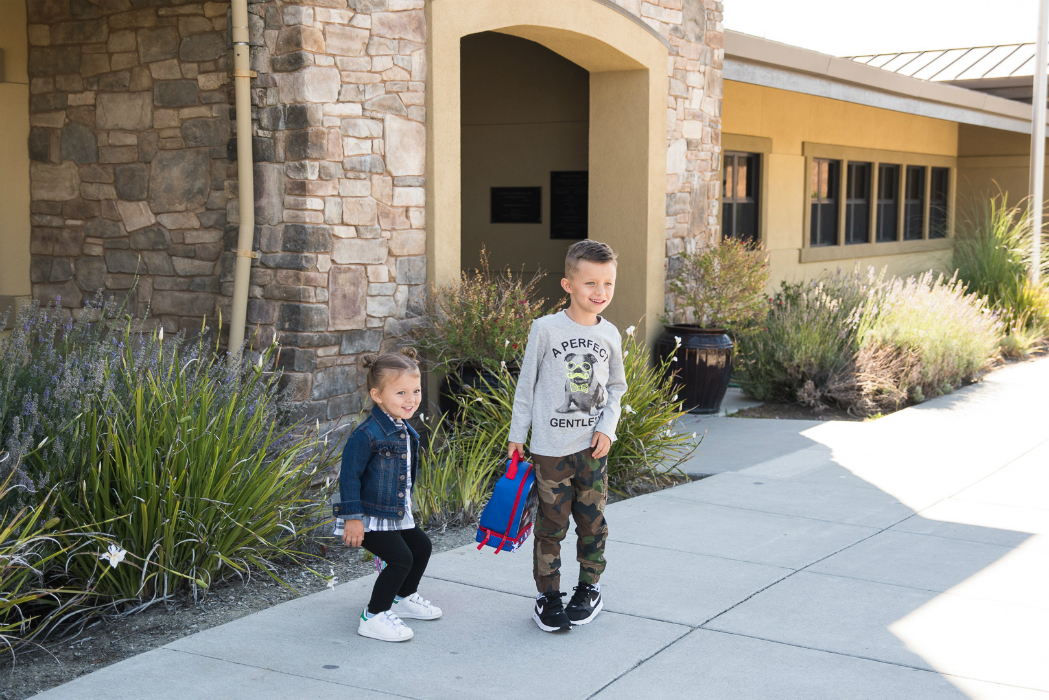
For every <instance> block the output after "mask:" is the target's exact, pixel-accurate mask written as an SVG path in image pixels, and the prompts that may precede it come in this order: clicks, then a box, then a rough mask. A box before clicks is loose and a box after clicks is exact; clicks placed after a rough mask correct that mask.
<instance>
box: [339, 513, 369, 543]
mask: <svg viewBox="0 0 1049 700" xmlns="http://www.w3.org/2000/svg"><path fill="white" fill-rule="evenodd" d="M363 541H364V523H362V522H361V521H360V520H347V521H346V522H345V523H344V524H343V526H342V542H343V544H345V545H346V546H347V547H360V546H361V542H363Z"/></svg>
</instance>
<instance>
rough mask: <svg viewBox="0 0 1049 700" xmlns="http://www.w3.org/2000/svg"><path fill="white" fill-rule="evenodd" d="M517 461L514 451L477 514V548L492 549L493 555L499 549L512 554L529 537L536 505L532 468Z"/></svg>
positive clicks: (518, 457) (518, 458) (517, 456)
mask: <svg viewBox="0 0 1049 700" xmlns="http://www.w3.org/2000/svg"><path fill="white" fill-rule="evenodd" d="M520 459H521V456H520V455H519V454H518V453H517V452H514V456H513V459H509V460H507V469H506V474H504V475H503V477H502V478H501V479H499V481H498V482H496V484H495V490H494V491H493V492H492V498H491V499H490V500H489V501H488V505H486V506H485V507H484V511H483V512H482V513H481V522H480V525H479V526H478V528H477V540H476V541H477V542H480V544H479V545H477V549H482V548H483V547H484V546H485V545H488V546H489V547H495V553H496V554H498V553H499V552H501V551H502V550H503V549H505V550H506V551H508V552H512V551H514V550H515V549H517V548H519V547H520V546H521V545H522V544H524V543H525V541H526V540H527V539H528V536H529V535H530V534H532V525H533V522H534V520H535V509H536V504H537V502H538V501H537V496H536V493H535V469H534V468H533V467H532V465H531V464H529V463H528V462H522V461H520Z"/></svg>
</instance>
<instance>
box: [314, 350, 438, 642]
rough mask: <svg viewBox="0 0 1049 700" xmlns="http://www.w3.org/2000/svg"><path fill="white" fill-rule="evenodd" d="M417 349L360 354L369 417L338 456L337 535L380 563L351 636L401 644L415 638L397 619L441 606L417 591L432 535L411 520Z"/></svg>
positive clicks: (427, 615) (431, 616) (428, 614)
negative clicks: (382, 565) (365, 375)
mask: <svg viewBox="0 0 1049 700" xmlns="http://www.w3.org/2000/svg"><path fill="white" fill-rule="evenodd" d="M415 358H416V355H415V350H413V349H412V348H404V349H403V350H401V352H400V353H386V354H383V355H376V354H368V355H364V356H363V357H362V358H361V359H360V362H359V363H358V366H359V367H360V369H362V370H364V371H366V372H367V373H368V394H369V395H370V396H371V399H372V401H373V402H374V403H375V405H374V406H373V407H372V410H371V415H370V416H369V417H368V418H366V419H365V420H363V421H361V423H360V424H359V425H358V426H357V427H356V428H354V430H353V432H352V433H350V437H349V439H348V440H347V441H346V447H345V449H344V450H343V452H342V472H341V473H340V475H339V497H340V502H339V503H336V504H335V506H334V510H335V515H336V516H337V520H336V525H335V534H336V535H339V534H341V535H342V541H343V542H344V543H346V546H348V547H360V546H362V545H363V546H364V548H365V549H367V550H368V551H369V552H371V553H372V554H374V555H375V556H377V557H379V558H381V559H382V560H383V561H384V562H386V568H384V569H383V570H382V571H381V572H380V573H379V578H378V579H377V580H376V581H375V588H373V589H372V597H371V601H369V603H368V607H367V608H365V610H364V612H363V613H361V621H360V624H359V625H358V627H357V633H358V634H360V635H361V636H364V637H371V638H372V639H380V640H382V641H384V642H406V641H408V640H409V639H411V638H412V637H413V636H415V633H414V632H412V630H411V629H410V628H409V627H408V626H407V625H405V624H404V623H403V622H402V621H401V619H402V618H410V619H415V620H436V619H437V618H439V617H440V616H441V609H440V608H438V607H437V606H436V605H433V604H432V603H430V601H428V600H424V599H423V598H422V597H421V596H420V595H419V594H418V592H417V590H418V588H419V581H420V580H421V579H422V575H423V571H425V570H426V564H427V562H428V561H429V560H430V550H431V545H430V538H428V537H427V536H426V534H425V533H424V532H423V531H422V528H420V527H419V526H418V525H416V524H415V520H414V518H413V517H412V484H413V483H414V482H415V475H416V473H417V472H418V464H419V434H418V433H416V432H415V431H414V430H413V429H412V427H411V426H410V425H408V422H407V421H408V419H409V418H411V417H412V416H413V415H414V414H415V411H416V409H417V408H418V407H419V403H420V401H421V400H422V385H421V383H420V373H419V365H418V364H416V362H415Z"/></svg>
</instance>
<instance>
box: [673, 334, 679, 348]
mask: <svg viewBox="0 0 1049 700" xmlns="http://www.w3.org/2000/svg"><path fill="white" fill-rule="evenodd" d="M674 343H675V345H674V346H675V347H681V336H680V335H675V336H674Z"/></svg>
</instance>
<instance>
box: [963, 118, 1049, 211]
mask: <svg viewBox="0 0 1049 700" xmlns="http://www.w3.org/2000/svg"><path fill="white" fill-rule="evenodd" d="M1047 144H1049V142H1047ZM1030 167H1031V137H1030V136H1029V135H1027V134H1018V133H1015V132H1011V131H1000V130H998V129H989V128H987V127H981V126H970V125H968V124H962V125H961V126H960V127H959V130H958V213H959V216H960V217H968V216H972V215H973V214H974V213H975V212H978V211H979V210H980V209H979V206H980V205H981V204H982V202H983V201H984V200H986V199H987V198H988V197H992V196H994V195H997V194H998V193H999V192H1002V193H1004V194H1006V195H1007V196H1008V201H1009V203H1010V204H1018V203H1019V202H1020V201H1021V200H1023V199H1024V198H1025V197H1026V196H1027V194H1028V191H1029V190H1028V188H1029V186H1030V184H1029V178H1030ZM1046 173H1047V174H1049V168H1047V169H1046ZM1045 191H1046V193H1049V177H1047V178H1046V189H1045ZM1047 201H1049V196H1047Z"/></svg>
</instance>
